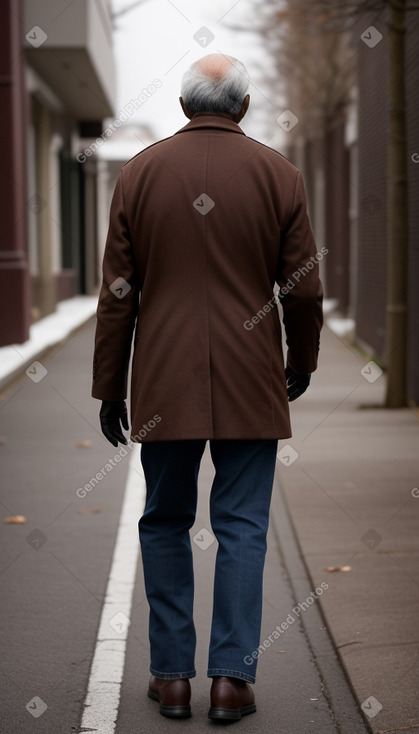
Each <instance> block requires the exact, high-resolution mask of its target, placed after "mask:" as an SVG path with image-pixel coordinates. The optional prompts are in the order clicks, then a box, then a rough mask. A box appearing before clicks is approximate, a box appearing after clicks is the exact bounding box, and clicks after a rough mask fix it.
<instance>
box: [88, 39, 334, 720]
mask: <svg viewBox="0 0 419 734" xmlns="http://www.w3.org/2000/svg"><path fill="white" fill-rule="evenodd" d="M248 84H249V78H248V74H247V71H246V69H245V67H244V66H243V64H242V63H241V62H240V61H238V60H237V59H234V58H232V57H227V56H224V55H222V54H212V55H209V56H206V57H204V58H203V59H201V60H200V61H198V62H196V63H194V64H193V65H192V66H191V68H190V69H189V70H188V71H187V72H186V73H185V75H184V77H183V81H182V97H181V98H180V103H181V105H182V109H183V111H184V113H185V115H186V117H187V118H189V120H190V122H189V123H188V124H187V125H185V127H183V128H182V129H181V130H179V131H178V132H177V133H176V134H175V135H173V136H172V137H169V138H167V139H165V140H162V141H160V142H159V143H156V144H155V145H152V146H150V147H149V148H146V149H145V150H143V151H141V153H139V154H138V155H137V156H135V157H134V158H132V159H131V160H130V161H128V163H126V164H125V166H124V167H123V168H122V170H121V172H120V174H119V177H118V180H117V183H116V187H115V192H114V196H113V200H112V205H111V211H110V224H109V234H108V238H107V242H106V249H105V255H104V261H103V285H102V289H101V292H100V298H99V305H98V310H97V330H96V342H95V355H94V369H93V375H94V379H93V391H92V394H93V396H94V397H95V398H99V399H100V400H102V401H103V403H102V407H101V411H100V420H101V426H102V430H103V433H104V435H105V436H106V438H107V439H108V440H109V441H110V442H111V443H112V444H113V445H114V446H117V445H118V441H119V442H121V443H126V438H125V437H124V434H123V432H122V428H124V429H128V418H127V409H126V404H125V399H126V395H127V374H128V364H129V360H130V354H131V344H132V337H133V334H134V345H133V363H132V378H131V424H132V427H131V438H132V440H133V441H137V442H141V443H142V447H141V461H142V465H143V469H144V476H145V480H146V488H147V491H146V504H145V509H144V514H143V515H142V517H141V519H140V521H139V534H140V541H141V550H142V561H143V567H144V579H145V588H146V593H147V599H148V602H149V606H150V619H149V636H150V652H151V664H150V671H151V674H152V675H151V679H150V682H149V690H148V694H149V696H150V697H151V698H153V699H155V700H156V701H158V702H159V705H160V713H161V714H163V715H164V716H168V717H173V718H185V717H188V716H190V713H191V708H190V697H191V688H190V681H189V679H190V678H193V677H194V676H195V675H196V672H195V660H194V658H195V643H196V635H195V627H194V621H193V597H194V575H193V564H192V551H191V541H190V533H189V531H190V529H191V527H192V525H193V523H194V520H195V512H196V503H197V476H198V471H199V467H200V462H201V458H202V455H203V452H204V449H205V445H206V442H207V441H209V442H210V443H209V446H210V452H211V457H212V461H213V463H214V467H215V472H216V473H215V478H214V482H213V485H212V489H211V498H210V517H211V526H212V530H213V532H214V535H215V536H216V538H217V541H218V550H217V558H216V565H215V580H214V597H213V614H212V627H211V639H210V646H209V660H208V676H209V677H210V678H212V679H213V681H212V686H211V705H210V709H209V716H210V717H211V718H212V719H217V720H234V719H240V718H241V717H242V716H244V715H245V714H251V713H253V712H254V711H256V706H255V699H254V693H253V690H252V688H251V686H250V685H249V684H250V683H254V682H255V676H256V665H257V659H255V658H254V657H252V652H253V651H254V650H256V649H257V648H258V646H259V644H260V626H261V614H262V581H263V568H264V562H265V554H266V534H267V529H268V521H269V508H270V501H271V493H272V484H273V476H274V470H275V461H276V452H277V441H278V439H283V438H289V437H290V436H291V427H290V416H289V406H288V402H289V400H294V399H295V398H297V397H299V395H301V394H302V393H303V392H304V391H305V390H306V388H307V386H308V384H309V381H310V374H311V373H312V372H313V371H314V370H315V369H316V366H317V355H318V349H319V333H320V329H321V326H322V306H321V303H322V289H321V284H320V281H319V276H318V259H319V258H318V257H317V253H316V246H315V242H314V238H313V234H312V231H311V228H310V223H309V220H308V216H307V211H306V201H305V194H304V187H303V181H302V178H301V174H300V172H299V171H298V170H297V169H296V168H295V167H294V166H293V165H291V163H289V162H288V161H287V160H286V159H285V158H284V157H283V156H282V155H280V154H279V153H277V152H276V151H274V150H272V149H271V148H268V147H267V146H265V145H262V144H260V143H258V142H257V141H255V140H252V139H251V138H248V137H247V136H246V135H245V134H244V132H243V130H242V129H241V128H240V127H239V125H238V123H239V122H240V120H241V119H242V117H243V116H244V115H245V113H246V111H247V108H248V105H249V95H248V94H247V93H246V92H247V89H248ZM275 283H276V284H277V285H278V286H279V294H278V295H277V296H275V295H274V291H273V289H274V286H275ZM140 296H141V298H140ZM278 301H280V303H281V304H282V308H283V323H284V327H285V333H286V339H287V347H288V349H287V360H286V364H285V365H284V359H283V354H282V346H281V324H280V319H279V314H278V309H277V302H278ZM121 426H122V428H121ZM249 660H250V661H251V662H250V663H249Z"/></svg>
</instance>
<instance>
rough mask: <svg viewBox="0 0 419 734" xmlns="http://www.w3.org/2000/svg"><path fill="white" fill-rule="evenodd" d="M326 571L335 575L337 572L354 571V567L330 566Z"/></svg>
mask: <svg viewBox="0 0 419 734" xmlns="http://www.w3.org/2000/svg"><path fill="white" fill-rule="evenodd" d="M324 570H325V571H328V572H329V573H334V572H336V571H352V567H351V566H328V567H327V568H325V569H324Z"/></svg>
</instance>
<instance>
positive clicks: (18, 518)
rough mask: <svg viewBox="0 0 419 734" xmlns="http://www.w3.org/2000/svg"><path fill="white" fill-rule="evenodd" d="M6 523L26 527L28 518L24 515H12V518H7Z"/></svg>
mask: <svg viewBox="0 0 419 734" xmlns="http://www.w3.org/2000/svg"><path fill="white" fill-rule="evenodd" d="M4 522H6V523H7V524H8V525H24V524H25V522H26V517H25V516H24V515H11V517H5V518H4Z"/></svg>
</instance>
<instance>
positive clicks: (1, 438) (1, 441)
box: [0, 436, 7, 446]
mask: <svg viewBox="0 0 419 734" xmlns="http://www.w3.org/2000/svg"><path fill="white" fill-rule="evenodd" d="M6 441H7V438H6V436H0V446H3V444H5V443H6Z"/></svg>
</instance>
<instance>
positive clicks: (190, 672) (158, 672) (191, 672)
mask: <svg viewBox="0 0 419 734" xmlns="http://www.w3.org/2000/svg"><path fill="white" fill-rule="evenodd" d="M150 673H151V675H154V676H155V677H156V678H161V679H162V680H175V679H176V678H195V676H196V670H186V671H184V672H182V671H181V672H180V673H162V672H161V670H155V669H154V668H152V667H151V666H150Z"/></svg>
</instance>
